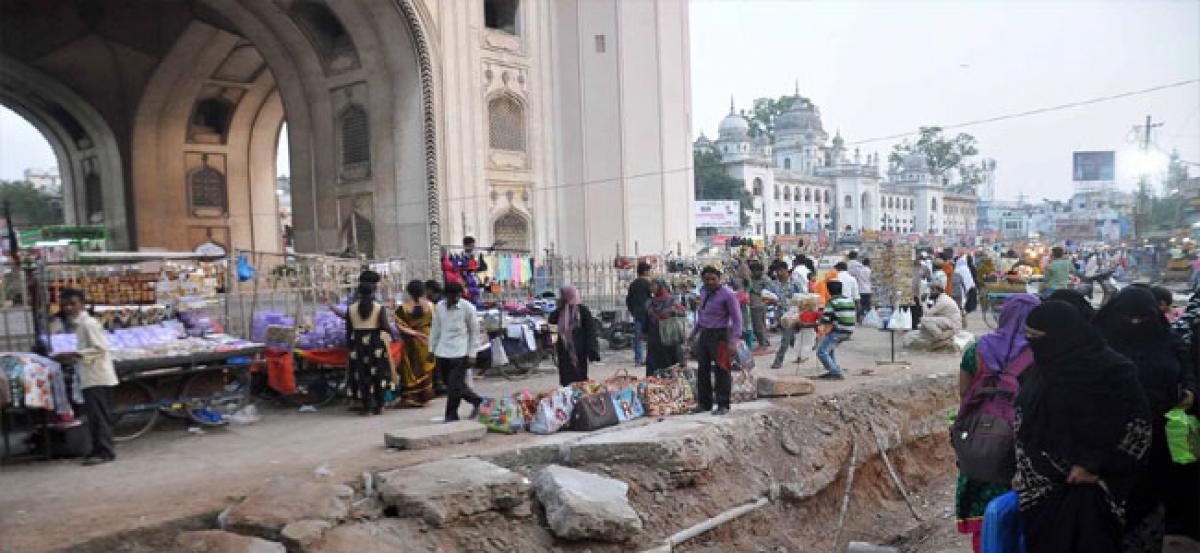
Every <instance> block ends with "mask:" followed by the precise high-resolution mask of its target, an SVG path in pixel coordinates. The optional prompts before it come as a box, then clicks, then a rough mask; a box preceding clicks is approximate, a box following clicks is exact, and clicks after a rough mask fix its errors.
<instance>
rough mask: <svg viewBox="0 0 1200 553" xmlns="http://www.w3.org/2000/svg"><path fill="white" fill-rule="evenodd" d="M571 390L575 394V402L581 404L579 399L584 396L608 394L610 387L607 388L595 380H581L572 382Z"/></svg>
mask: <svg viewBox="0 0 1200 553" xmlns="http://www.w3.org/2000/svg"><path fill="white" fill-rule="evenodd" d="M570 388H571V393H572V394H574V400H575V402H577V403H578V402H579V398H581V397H583V396H590V395H592V394H601V393H603V394H607V393H608V386H605V385H604V384H603V383H601V382H596V381H595V380H581V381H579V382H572V383H571V386H570Z"/></svg>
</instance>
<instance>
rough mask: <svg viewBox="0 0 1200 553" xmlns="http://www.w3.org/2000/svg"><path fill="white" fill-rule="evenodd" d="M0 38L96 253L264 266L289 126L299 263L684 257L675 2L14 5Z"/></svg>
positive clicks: (115, 1)
mask: <svg viewBox="0 0 1200 553" xmlns="http://www.w3.org/2000/svg"><path fill="white" fill-rule="evenodd" d="M0 25H2V26H3V28H4V29H5V33H3V36H0V102H2V103H3V104H4V105H6V106H8V107H10V108H12V109H13V110H14V111H16V112H18V113H20V114H21V115H22V116H24V117H25V118H26V119H28V120H30V122H32V123H33V124H34V125H35V126H36V127H37V128H38V129H39V130H41V131H42V133H43V134H44V135H46V137H47V139H48V141H49V142H50V143H51V146H52V147H53V148H54V150H55V152H56V154H57V157H58V159H59V168H60V172H61V174H62V180H63V190H64V204H65V208H66V211H67V220H68V222H71V223H96V224H104V225H105V226H107V227H108V228H109V230H110V236H112V241H113V244H112V246H113V247H117V248H139V249H141V248H162V249H170V250H190V249H193V248H194V247H196V246H197V245H199V244H201V243H204V242H205V241H208V240H212V241H215V242H217V243H219V244H221V245H223V246H227V247H232V248H244V249H254V250H261V251H279V250H280V249H281V245H280V244H281V241H280V240H279V236H280V235H281V232H282V229H281V228H280V227H281V222H280V217H279V208H278V205H277V197H276V196H277V195H276V193H275V190H276V186H275V179H276V176H277V175H276V170H275V152H276V146H277V141H278V140H279V136H280V129H281V127H282V126H283V124H284V122H286V123H287V126H288V140H289V142H288V144H287V148H288V151H289V160H290V165H291V166H290V167H289V169H288V171H286V173H287V174H288V176H289V178H290V187H291V200H292V205H291V216H292V221H293V224H294V243H295V246H296V250H297V251H302V252H305V251H307V252H330V251H355V252H358V253H365V254H368V255H373V256H376V257H385V256H386V257H392V256H405V257H413V258H422V257H426V256H428V255H431V254H434V253H436V251H437V249H438V247H439V246H442V245H444V244H457V243H458V242H459V241H460V240H461V238H462V237H463V236H464V235H468V234H470V235H474V236H476V237H477V238H478V239H479V241H480V243H481V244H484V245H491V244H493V243H496V244H498V245H499V246H500V247H503V248H507V249H517V250H532V251H540V250H542V249H548V248H554V249H555V250H557V251H560V252H564V253H569V254H573V255H579V256H585V255H592V256H596V255H607V254H609V253H610V252H611V251H612V250H613V248H614V247H616V248H619V249H621V250H623V251H633V250H634V249H635V247H639V248H640V249H642V250H643V251H656V250H664V249H667V248H670V249H674V248H675V247H676V243H678V242H680V241H683V242H684V243H686V241H687V240H688V239H689V237H690V233H691V222H690V213H691V209H690V207H689V208H688V209H680V210H671V209H668V208H669V206H670V205H672V204H673V203H675V202H689V206H690V201H691V179H692V177H691V158H690V155H688V154H689V153H690V152H689V147H690V137H689V129H690V120H689V117H690V116H689V111H688V105H689V102H690V98H689V92H688V91H689V88H690V75H689V67H688V63H689V47H688V10H687V2H686V0H646V1H639V2H619V1H617V0H589V1H582V0H563V1H554V2H550V1H545V0H438V1H434V0H341V1H337V2H333V1H323V0H254V1H251V0H197V1H183V0H164V1H161V2H153V3H146V2H141V1H138V0H100V1H97V2H90V3H39V2H31V3H22V4H15V5H13V6H9V7H6V9H5V10H3V12H0ZM598 214H602V215H598Z"/></svg>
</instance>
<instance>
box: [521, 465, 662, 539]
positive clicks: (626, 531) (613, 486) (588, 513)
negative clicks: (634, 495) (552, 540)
mask: <svg viewBox="0 0 1200 553" xmlns="http://www.w3.org/2000/svg"><path fill="white" fill-rule="evenodd" d="M534 488H535V489H536V491H537V496H538V500H539V501H541V502H542V505H543V506H544V507H545V508H546V522H548V523H549V524H550V531H551V532H553V533H554V535H555V536H558V537H559V538H562V539H566V540H596V541H606V542H623V541H626V540H628V539H630V538H632V537H633V536H634V535H636V534H637V533H638V532H640V531H641V530H642V519H641V518H640V517H639V516H638V513H637V511H635V510H634V509H633V506H632V505H630V504H629V499H628V498H627V497H626V494H627V493H628V492H629V485H628V484H626V483H624V482H622V481H620V480H615V479H612V478H608V477H605V476H600V475H598V474H593V473H590V472H583V471H580V470H575V469H572V468H567V467H563V466H559V465H550V466H548V467H546V468H544V469H542V470H541V471H539V472H538V474H537V477H536V478H535V479H534Z"/></svg>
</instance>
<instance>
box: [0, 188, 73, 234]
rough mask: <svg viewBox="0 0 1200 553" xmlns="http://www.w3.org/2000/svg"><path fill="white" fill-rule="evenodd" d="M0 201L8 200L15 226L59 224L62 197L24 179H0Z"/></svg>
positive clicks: (61, 217)
mask: <svg viewBox="0 0 1200 553" xmlns="http://www.w3.org/2000/svg"><path fill="white" fill-rule="evenodd" d="M0 202H8V203H9V206H10V207H11V209H12V218H13V223H14V224H15V225H16V226H42V225H61V224H62V223H63V205H62V197H61V196H55V195H52V194H47V193H45V192H42V191H40V190H38V189H37V188H34V186H33V185H32V184H30V183H28V182H25V181H0Z"/></svg>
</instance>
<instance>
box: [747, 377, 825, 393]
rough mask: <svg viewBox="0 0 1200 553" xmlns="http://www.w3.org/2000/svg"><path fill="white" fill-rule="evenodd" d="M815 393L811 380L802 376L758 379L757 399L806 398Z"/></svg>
mask: <svg viewBox="0 0 1200 553" xmlns="http://www.w3.org/2000/svg"><path fill="white" fill-rule="evenodd" d="M815 391H817V387H816V385H814V384H813V381H812V380H809V379H807V378H804V377H802V376H789V375H783V374H781V375H770V376H760V377H758V397H787V396H806V395H808V394H811V393H813V392H815Z"/></svg>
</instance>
